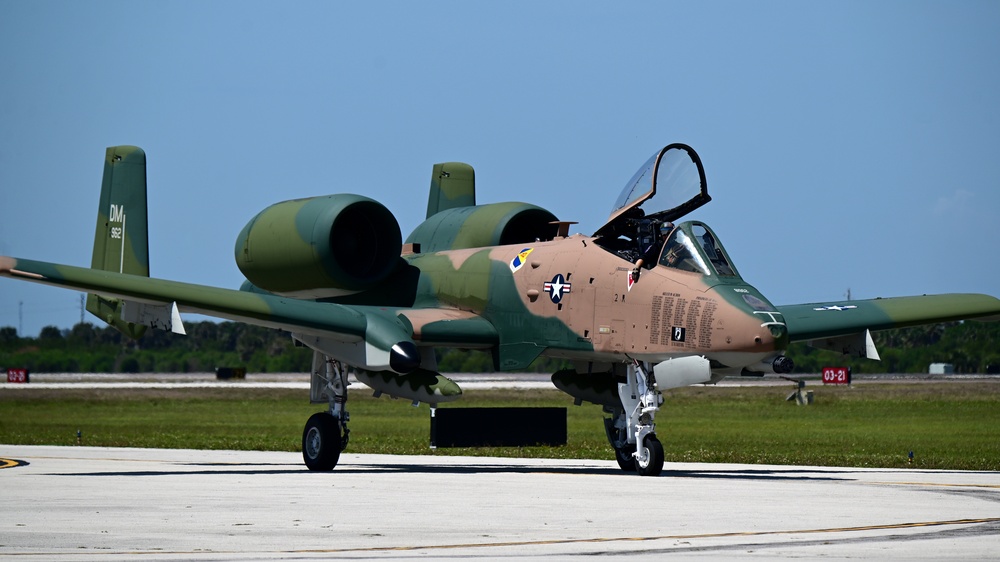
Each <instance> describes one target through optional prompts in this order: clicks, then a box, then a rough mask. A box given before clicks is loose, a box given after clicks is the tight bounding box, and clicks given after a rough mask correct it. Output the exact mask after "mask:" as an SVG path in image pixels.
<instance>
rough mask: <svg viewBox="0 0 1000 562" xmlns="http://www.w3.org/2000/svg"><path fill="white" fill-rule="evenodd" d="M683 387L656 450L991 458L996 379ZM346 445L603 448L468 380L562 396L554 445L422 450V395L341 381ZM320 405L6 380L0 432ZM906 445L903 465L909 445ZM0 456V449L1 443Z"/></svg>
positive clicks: (811, 461)
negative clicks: (809, 392) (561, 433)
mask: <svg viewBox="0 0 1000 562" xmlns="http://www.w3.org/2000/svg"><path fill="white" fill-rule="evenodd" d="M788 392H789V388H786V387H689V388H683V389H677V390H673V391H669V392H667V393H666V403H665V404H664V407H663V408H662V409H661V411H660V414H659V416H658V417H657V422H658V424H657V427H658V435H659V437H660V440H661V441H662V442H663V444H664V449H665V453H666V460H667V461H668V462H670V461H692V462H736V463H773V464H808V465H826V466H854V467H906V466H912V467H914V468H940V469H965V470H993V471H995V470H1000V383H998V382H992V381H983V382H960V383H893V384H877V383H870V384H860V385H856V386H855V387H854V388H846V387H816V388H814V392H815V396H816V402H815V404H813V405H812V406H808V407H799V406H795V405H794V403H789V402H786V401H785V396H786V395H787V394H788ZM348 406H349V411H350V412H351V423H350V429H351V443H350V446H349V448H348V451H349V452H355V453H397V454H435V455H449V454H462V455H491V456H517V457H558V458H595V459H612V458H613V456H612V453H611V449H610V447H609V445H608V443H607V441H606V439H605V437H604V429H603V424H602V423H601V418H602V413H601V410H600V408H599V407H597V406H593V405H584V406H580V407H576V406H573V403H572V399H571V398H569V397H567V396H566V395H564V394H562V393H560V392H558V391H556V390H551V391H537V390H494V391H468V392H466V395H465V396H464V397H463V399H462V400H460V401H459V402H457V403H454V406H461V407H470V406H565V407H567V415H568V420H567V422H568V423H567V426H568V432H569V435H568V437H569V442H568V444H567V445H566V446H564V447H525V448H486V449H437V450H434V451H432V450H430V449H429V446H428V443H429V431H430V430H429V427H430V422H429V414H428V408H427V406H426V405H423V406H420V407H417V408H414V407H412V406H410V405H409V403H408V402H407V401H403V400H398V401H397V400H390V399H387V398H380V399H375V398H372V397H371V396H370V394H369V393H366V392H364V391H360V390H359V391H357V392H355V391H353V390H352V392H351V395H350V402H349V404H348ZM322 409H323V406H322V405H310V404H309V403H308V398H307V396H306V395H305V394H304V393H303V392H302V391H293V390H266V389H249V388H240V387H239V385H234V386H233V387H232V388H225V389H210V390H205V389H199V390H190V389H183V390H84V389H79V390H77V389H73V390H47V389H24V390H20V389H19V390H7V391H3V392H2V393H0V443H8V444H32V445H36V444H37V445H41V444H45V445H75V444H76V443H77V431H80V432H81V435H82V439H81V441H82V443H83V444H84V445H92V446H115V447H157V448H194V449H237V450H278V451H298V450H299V448H300V440H301V435H302V427H303V425H304V423H305V420H306V419H307V418H308V416H309V415H310V414H311V413H312V412H316V411H320V410H322ZM910 451H913V453H914V458H913V461H912V463H910V462H909V460H908V453H909V452H910ZM0 454H2V447H0Z"/></svg>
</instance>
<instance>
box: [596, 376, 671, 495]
mask: <svg viewBox="0 0 1000 562" xmlns="http://www.w3.org/2000/svg"><path fill="white" fill-rule="evenodd" d="M618 396H619V398H621V403H622V407H623V408H622V409H621V410H618V409H615V410H613V411H612V412H611V413H612V416H613V417H611V418H607V419H605V426H604V428H605V431H606V432H607V435H608V441H610V442H611V446H612V447H613V448H614V450H615V460H616V461H618V466H619V467H621V469H622V470H624V471H627V472H633V471H634V472H636V473H637V474H639V475H640V476H658V475H659V474H660V473H661V472H662V471H663V445H662V444H661V443H660V440H659V439H657V438H656V433H655V431H656V422H655V419H656V413H657V412H658V411H659V410H660V405H661V404H663V395H662V394H661V393H660V391H659V389H657V388H656V380H655V379H654V378H653V375H652V373H649V372H647V370H646V367H645V366H644V365H643V364H642V363H640V362H639V361H633V362H632V364H631V365H629V366H628V371H627V375H626V382H625V383H623V384H619V385H618Z"/></svg>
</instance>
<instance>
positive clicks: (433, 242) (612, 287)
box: [0, 144, 1000, 475]
mask: <svg viewBox="0 0 1000 562" xmlns="http://www.w3.org/2000/svg"><path fill="white" fill-rule="evenodd" d="M710 199H711V198H710V197H709V195H708V190H707V185H706V181H705V170H704V168H703V166H702V163H701V159H700V158H699V157H698V155H697V154H696V153H695V151H694V150H693V149H691V147H689V146H687V145H684V144H671V145H669V146H666V147H665V148H663V149H662V150H659V151H657V152H656V153H655V154H653V156H652V157H651V158H649V160H647V161H646V162H645V163H644V164H643V165H642V167H640V168H639V170H638V171H637V172H636V173H635V175H634V176H632V178H631V179H630V180H629V181H628V183H627V184H626V185H625V188H624V190H622V192H621V195H619V197H618V199H617V200H616V201H615V202H614V205H613V208H612V210H611V214H610V216H609V217H608V219H607V222H606V223H605V224H604V225H603V226H602V227H600V228H599V229H598V230H597V232H596V233H595V234H594V235H593V236H584V235H580V234H575V235H572V236H568V235H567V233H568V229H569V226H570V225H571V224H574V223H569V222H561V221H560V220H559V219H557V218H556V216H555V215H553V214H552V213H551V212H549V211H547V210H545V209H543V208H540V207H537V206H535V205H530V204H526V203H518V202H509V203H491V204H485V205H477V204H476V194H475V175H474V171H473V169H472V167H471V166H469V165H468V164H463V163H457V162H453V163H444V164H437V165H435V166H434V168H433V172H432V176H431V187H430V197H429V200H428V204H427V220H426V221H424V222H423V223H422V224H421V225H420V226H418V227H417V228H416V230H414V231H413V233H412V234H410V236H409V238H407V239H406V241H405V243H404V241H403V240H402V236H401V233H400V229H399V225H398V223H397V221H396V219H395V218H394V216H393V215H392V213H390V212H389V211H388V210H387V209H386V208H385V207H384V206H382V205H381V204H380V203H378V202H376V201H374V200H372V199H369V198H367V197H364V196H362V195H348V194H341V195H329V196H323V197H312V198H307V199H296V200H292V201H284V202H281V203H277V204H275V205H272V206H270V207H268V208H266V209H264V210H263V211H261V212H260V213H259V214H258V215H257V216H255V217H253V218H252V219H251V220H250V222H248V223H247V225H246V226H245V227H243V230H242V231H241V232H240V233H239V236H238V237H237V239H236V247H235V253H236V263H237V265H238V266H239V268H240V270H241V271H242V272H243V274H244V275H245V276H246V279H247V281H246V282H245V283H244V284H243V286H242V287H241V289H240V290H230V289H222V288H215V287H207V286H202V285H193V284H188V283H181V282H176V281H166V280H161V279H153V278H149V250H148V242H147V227H146V221H147V209H146V157H145V154H144V153H143V151H142V150H141V149H139V148H137V147H132V146H118V147H111V148H108V149H107V153H106V157H105V163H104V180H103V184H102V190H101V200H100V206H99V209H98V218H97V228H96V234H95V242H94V254H93V260H92V263H91V267H90V268H89V269H88V268H81V267H72V266H67V265H58V264H53V263H46V262H41V261H34V260H27V259H20V258H7V257H0V275H4V276H8V277H13V278H15V279H22V280H25V281H32V282H37V283H45V284H49V285H56V286H60V287H67V288H70V289H77V290H81V291H85V292H87V293H90V294H89V296H88V299H87V309H88V310H89V311H91V312H92V313H94V314H95V315H96V316H97V317H98V318H101V319H102V320H104V321H105V322H107V323H109V324H111V325H113V326H115V327H116V328H118V329H119V330H121V331H122V332H124V333H125V334H127V335H129V336H131V337H140V336H141V335H142V333H143V331H144V330H145V328H146V327H147V326H151V327H154V328H160V329H168V330H172V331H174V332H179V333H183V324H182V322H181V318H180V312H196V313H201V314H207V315H211V316H215V317H219V318H225V319H229V320H236V321H240V322H247V323H251V324H257V325H261V326H267V327H271V328H277V329H281V330H285V331H287V332H289V333H290V334H291V337H292V338H294V339H295V341H296V342H299V343H300V344H302V345H305V346H308V347H309V348H311V349H312V350H313V351H314V356H313V357H314V358H313V369H312V371H313V372H312V377H311V388H310V398H311V400H312V401H313V402H314V403H328V404H329V409H328V411H326V412H321V413H317V414H315V415H313V416H312V417H311V418H310V419H309V420H308V422H307V423H306V426H305V430H304V431H303V436H302V454H303V459H304V460H305V464H306V465H307V466H308V467H309V468H310V469H312V470H330V469H332V468H333V467H334V466H335V465H336V464H337V461H338V460H339V458H340V453H341V451H342V450H343V449H344V447H345V446H346V445H347V440H348V439H347V435H348V431H347V421H348V415H347V409H346V402H347V375H348V370H349V369H351V370H353V372H354V373H355V376H356V377H357V379H358V380H360V381H361V382H363V383H364V384H366V385H368V386H370V387H372V388H373V389H375V391H376V392H377V393H385V394H389V395H391V396H397V397H404V398H407V399H411V400H414V401H420V402H427V403H430V404H431V405H436V404H438V403H442V402H448V401H451V400H455V399H457V398H459V397H460V396H461V394H462V391H461V389H460V388H459V386H458V385H457V384H455V382H453V381H451V380H449V379H448V378H446V377H445V376H444V375H442V374H440V373H438V372H437V365H436V360H435V355H434V348H435V347H440V346H447V347H455V348H466V349H481V350H488V351H489V352H490V353H492V357H493V362H494V366H495V367H496V368H497V369H501V370H512V371H516V370H518V369H524V368H525V367H527V366H528V365H529V364H530V363H531V362H532V361H533V360H535V359H536V358H537V357H539V356H549V357H557V358H563V359H566V360H568V361H570V362H571V364H572V365H574V368H573V369H568V370H563V371H559V372H557V373H554V374H553V375H552V382H553V383H554V384H555V386H556V387H558V388H559V389H561V390H563V391H565V392H566V393H568V394H569V395H571V396H573V397H575V398H576V399H577V402H578V403H579V402H580V401H588V402H593V403H596V404H600V405H602V406H603V407H604V411H605V412H606V413H607V414H609V415H608V417H606V418H605V428H606V431H607V436H608V441H609V442H610V443H611V446H612V447H613V448H614V450H615V453H616V458H617V460H618V463H619V465H620V466H621V467H622V468H623V469H624V470H629V471H632V470H634V471H636V472H638V473H639V474H641V475H656V474H659V473H660V471H661V470H662V467H663V447H662V445H661V444H660V441H659V440H658V439H657V437H656V426H655V418H656V414H657V411H658V410H659V408H660V406H661V404H662V403H663V398H662V392H663V391H664V390H666V389H670V388H677V387H681V386H687V385H692V384H701V383H713V382H717V381H719V380H720V379H722V378H723V377H726V376H748V375H749V376H760V375H763V374H784V373H789V372H790V371H791V370H792V361H791V360H790V359H788V358H787V357H785V355H784V354H783V351H784V350H785V349H786V348H787V347H788V344H789V343H791V342H795V341H808V342H811V343H812V344H813V345H815V346H818V347H821V348H826V349H833V350H836V351H840V352H843V353H849V354H852V355H855V356H861V357H869V358H877V357H878V353H877V351H876V349H875V346H874V344H873V343H872V338H871V334H870V330H882V329H887V328H897V327H904V326H912V325H917V324H928V323H935V322H944V321H953V320H960V319H973V318H980V319H992V320H995V319H997V318H998V317H1000V300H997V299H996V298H994V297H992V296H988V295H976V294H952V295H932V296H917V297H901V298H884V299H874V300H852V301H844V302H829V303H818V304H799V305H790V306H775V305H773V304H771V301H769V300H768V299H767V298H766V297H765V296H764V295H762V294H761V293H760V292H759V291H758V290H757V289H755V288H754V287H753V286H752V285H750V284H749V283H747V282H746V281H744V280H743V278H742V277H740V274H739V271H738V270H737V268H736V262H735V261H734V260H733V259H732V258H731V257H730V255H729V254H728V252H726V250H725V248H724V247H723V245H722V243H721V241H720V240H719V238H718V237H717V236H716V235H715V233H714V232H713V231H712V229H711V228H709V227H708V225H706V224H704V223H702V222H699V221H696V220H689V221H685V222H680V223H678V222H676V221H678V219H681V218H682V217H684V216H685V215H687V214H688V213H690V212H691V211H693V210H695V209H697V208H698V207H700V206H702V205H704V204H705V203H707V202H708V201H710ZM990 317H993V318H990Z"/></svg>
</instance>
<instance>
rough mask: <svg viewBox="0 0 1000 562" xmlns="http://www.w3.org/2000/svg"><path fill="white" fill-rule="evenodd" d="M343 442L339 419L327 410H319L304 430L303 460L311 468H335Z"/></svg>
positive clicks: (322, 469)
mask: <svg viewBox="0 0 1000 562" xmlns="http://www.w3.org/2000/svg"><path fill="white" fill-rule="evenodd" d="M341 443H342V439H341V435H340V424H339V423H337V420H336V419H335V418H334V417H333V416H331V415H330V414H328V413H326V412H317V413H315V414H313V415H312V416H311V417H310V418H309V421H307V422H306V427H305V429H304V430H303V431H302V460H304V461H305V463H306V466H307V467H309V470H317V471H329V470H333V467H335V466H337V461H339V460H340V446H341Z"/></svg>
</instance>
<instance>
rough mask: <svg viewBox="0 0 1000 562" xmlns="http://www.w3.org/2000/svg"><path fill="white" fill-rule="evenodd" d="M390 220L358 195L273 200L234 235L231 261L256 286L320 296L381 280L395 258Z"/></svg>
mask: <svg viewBox="0 0 1000 562" xmlns="http://www.w3.org/2000/svg"><path fill="white" fill-rule="evenodd" d="M401 250H402V235H401V234H400V231H399V223H398V222H396V217H394V216H393V215H392V213H391V212H389V210H388V209H386V208H385V207H384V206H382V204H381V203H379V202H377V201H375V200H373V199H369V198H367V197H364V196H361V195H347V194H342V195H327V196H324V197H312V198H308V199H295V200H292V201H283V202H281V203H277V204H274V205H271V206H270V207H268V208H266V209H264V210H263V211H261V212H260V213H258V214H257V216H255V217H254V218H253V219H251V220H250V222H248V223H247V225H246V226H244V227H243V230H242V231H241V232H240V235H239V237H238V238H237V239H236V265H237V266H239V268H240V271H242V272H243V275H244V276H246V278H247V280H248V281H250V283H252V284H253V285H255V286H256V287H259V288H261V289H263V290H265V291H269V292H272V293H278V294H285V295H294V296H298V297H306V298H322V297H329V296H337V295H344V294H350V293H354V292H358V291H360V290H363V289H365V288H367V287H370V286H371V285H373V284H375V283H379V282H380V281H383V280H384V279H385V278H386V277H388V276H389V275H390V274H391V273H392V272H393V271H394V270H395V269H396V268H397V267H398V266H399V265H400V264H401V263H402V260H401V258H400V257H399V254H400V251H401Z"/></svg>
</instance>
